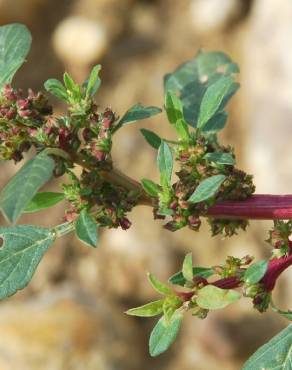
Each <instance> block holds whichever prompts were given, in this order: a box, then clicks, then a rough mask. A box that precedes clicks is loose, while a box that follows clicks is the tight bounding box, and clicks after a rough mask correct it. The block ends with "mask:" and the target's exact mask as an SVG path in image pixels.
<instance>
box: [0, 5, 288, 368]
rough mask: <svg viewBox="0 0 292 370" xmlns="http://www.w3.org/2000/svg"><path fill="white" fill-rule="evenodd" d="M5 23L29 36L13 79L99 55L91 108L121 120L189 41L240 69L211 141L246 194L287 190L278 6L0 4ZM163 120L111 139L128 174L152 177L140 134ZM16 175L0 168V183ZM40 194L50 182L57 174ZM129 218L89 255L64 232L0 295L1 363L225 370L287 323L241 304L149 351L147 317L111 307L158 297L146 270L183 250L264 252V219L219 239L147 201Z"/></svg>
mask: <svg viewBox="0 0 292 370" xmlns="http://www.w3.org/2000/svg"><path fill="white" fill-rule="evenodd" d="M12 22H21V23H24V24H26V25H27V26H28V27H29V29H30V30H31V32H32V35H33V44H32V50H31V52H30V54H29V58H28V62H27V63H26V65H25V66H24V67H23V68H22V69H21V71H20V72H19V73H18V74H17V76H16V78H15V84H16V85H17V86H20V87H23V88H27V87H32V88H33V89H36V90H39V89H42V86H43V82H44V81H45V80H46V79H48V78H51V77H54V78H61V76H62V73H63V71H64V70H67V71H68V72H69V73H71V74H72V75H73V77H74V78H75V79H77V80H78V81H79V82H82V81H83V80H84V79H85V77H86V76H87V74H88V72H89V71H90V69H91V67H92V66H93V65H94V64H97V63H101V64H102V66H103V69H102V74H101V76H102V87H101V89H100V91H99V93H98V97H97V101H98V104H99V105H100V106H101V107H107V106H111V107H112V108H113V109H114V110H115V111H116V112H117V113H118V114H120V115H121V114H123V113H124V112H125V110H127V109H128V108H129V107H130V106H131V105H133V104H135V103H137V102H141V103H143V104H144V105H157V106H162V104H163V95H162V92H163V90H162V78H163V75H164V74H165V73H167V72H171V71H173V70H174V68H176V66H177V65H178V64H180V63H182V62H184V61H186V60H188V59H190V58H192V57H193V56H194V55H195V54H196V52H197V51H198V49H199V48H204V49H205V50H222V51H225V52H227V53H228V54H229V55H230V56H231V57H232V58H233V59H234V60H235V61H236V62H237V63H238V64H239V65H240V69H241V74H240V83H241V86H242V88H241V89H240V91H239V93H237V95H236V97H235V98H234V99H233V102H232V104H231V105H230V108H229V113H230V118H229V122H228V125H227V128H226V129H225V131H224V132H223V134H222V135H221V136H222V140H223V142H224V143H226V144H232V145H234V146H235V152H236V155H237V159H238V165H239V167H241V168H242V169H244V170H245V171H247V172H249V173H253V174H254V178H255V183H256V185H257V193H281V194H285V193H291V192H292V191H291V186H292V185H291V184H292V171H291V170H292V159H291V155H290V151H291V150H290V148H291V138H292V122H291V120H292V48H291V40H292V3H291V0H278V1H275V0H179V1H174V0H75V1H74V0H71V1H69V0H0V24H1V25H2V24H6V23H12ZM63 108H64V107H62V106H58V107H57V108H56V112H57V113H61V112H62V110H63ZM165 123H166V120H165V117H164V116H163V115H159V116H157V117H155V118H153V119H151V120H148V121H142V122H140V123H138V124H133V125H129V126H127V127H125V128H123V130H121V131H120V132H119V133H118V134H117V135H116V138H115V141H114V160H115V164H116V166H117V167H118V168H119V169H121V170H123V171H125V172H126V173H127V174H128V175H130V176H132V177H134V178H136V179H140V178H142V177H148V178H152V179H153V180H157V179H158V173H157V170H156V167H155V151H154V150H152V149H151V148H150V147H149V146H148V144H147V143H146V142H144V139H143V137H142V135H141V134H140V132H139V128H141V127H147V128H149V129H151V130H154V131H156V132H157V133H159V134H162V135H165V136H167V135H168V136H170V135H171V132H170V128H169V127H168V125H166V124H165ZM15 170H16V168H15V166H13V164H1V172H0V183H1V187H2V186H3V185H4V184H5V182H6V181H7V180H8V179H9V178H10V177H11V176H12V175H13V173H14V172H15ZM47 188H48V189H58V182H57V181H54V182H53V183H51V184H50V185H49V186H48V187H47ZM62 215H63V207H62V205H60V206H59V205H58V206H56V207H55V208H53V209H52V210H51V212H50V213H48V212H44V213H39V214H37V215H33V216H32V215H31V216H29V217H28V216H25V217H23V218H22V220H21V222H22V223H35V224H39V225H43V226H48V225H54V224H56V223H58V222H60V220H61V218H62ZM130 219H131V220H132V222H133V227H132V228H131V229H130V230H128V231H122V230H110V231H103V232H102V234H101V237H100V243H99V247H98V249H96V250H93V249H90V248H86V247H84V246H82V245H80V243H79V242H78V240H77V239H76V238H75V237H74V236H68V237H67V238H64V239H63V240H61V241H60V242H58V243H56V244H55V245H54V246H53V247H52V248H51V249H50V250H49V252H48V253H47V254H46V256H45V257H44V259H43V261H42V262H41V263H40V265H39V267H38V270H37V272H36V274H35V276H34V278H33V280H32V282H31V283H30V285H29V286H28V288H26V289H25V290H23V291H21V292H19V293H18V294H17V295H15V296H14V297H12V298H10V299H9V300H7V301H4V302H1V304H0V333H1V335H0V370H83V369H84V370H150V369H151V370H158V369H167V370H177V369H179V370H194V369H196V370H221V369H224V370H236V369H240V368H241V365H242V363H243V362H244V361H245V360H246V359H247V357H248V356H250V355H251V353H253V352H254V351H255V350H256V348H257V347H258V346H259V345H261V344H263V343H264V342H265V341H267V340H268V339H269V338H270V337H271V336H273V335H274V334H275V333H277V332H278V331H280V330H281V329H282V328H283V327H284V326H285V325H286V324H287V322H285V321H284V320H282V319H281V318H279V317H277V316H276V314H273V313H271V312H268V313H266V314H264V315H261V314H259V313H256V312H254V311H253V310H252V305H251V302H250V300H248V299H243V300H242V301H240V302H239V303H236V304H234V305H232V306H231V307H229V308H227V309H225V310H223V311H218V312H213V313H211V314H210V315H209V317H208V318H207V319H206V320H203V321H200V320H198V319H196V318H193V317H191V315H188V316H187V318H186V319H185V320H184V323H183V326H182V330H181V333H180V335H179V337H178V340H177V341H176V343H175V345H173V346H172V347H171V349H170V350H169V351H168V352H167V353H166V354H163V355H162V356H160V357H159V358H155V359H152V358H150V356H149V355H148V348H147V342H148V337H149V334H150V331H151V328H152V326H153V325H154V320H152V319H139V318H134V317H127V316H126V315H125V314H124V313H123V312H124V311H125V310H127V309H128V308H130V307H134V306H138V305H141V304H143V303H145V302H147V301H148V300H150V299H158V296H157V294H156V293H155V292H153V290H152V289H151V288H150V286H149V284H148V283H147V279H146V271H151V272H152V273H153V274H155V275H156V276H157V277H158V278H159V279H161V280H166V279H167V278H168V277H169V276H170V275H172V274H173V273H174V272H176V271H177V270H178V269H179V267H180V265H181V263H182V260H183V257H184V254H185V253H186V252H189V251H192V252H193V255H194V260H195V263H196V264H197V265H200V266H210V265H213V264H218V263H220V262H223V261H224V259H225V257H226V256H227V255H231V254H232V255H234V256H237V257H243V256H244V255H246V254H248V253H249V254H252V255H255V256H256V258H264V257H266V256H268V255H269V247H268V245H267V244H266V243H265V242H264V240H265V239H266V238H267V230H268V228H269V227H270V226H271V224H272V223H271V222H263V221H257V222H252V223H251V226H250V228H249V229H248V232H247V233H241V234H240V235H239V236H238V237H234V238H232V239H231V240H229V239H225V240H222V239H221V238H219V237H216V238H211V237H210V235H209V233H208V227H207V226H204V227H203V228H202V232H200V233H194V232H192V231H189V230H187V229H183V230H181V231H178V232H176V233H174V234H172V233H170V232H168V231H166V230H163V229H162V228H161V224H160V223H159V222H157V221H156V222H154V221H153V219H152V214H151V211H150V209H148V208H146V207H139V208H137V209H135V210H134V211H133V212H132V214H131V215H130ZM4 223H5V222H4V220H3V218H2V219H1V224H2V225H3V224H4ZM291 277H292V271H286V272H285V274H283V276H282V277H281V279H280V281H279V283H278V285H277V289H276V292H275V302H276V303H277V304H278V305H279V306H280V307H281V308H283V309H287V308H288V307H289V305H290V308H291V306H292V295H291V291H290V293H289V291H288V282H289V279H290V284H291Z"/></svg>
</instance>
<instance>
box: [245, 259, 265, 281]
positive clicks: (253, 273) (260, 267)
mask: <svg viewBox="0 0 292 370" xmlns="http://www.w3.org/2000/svg"><path fill="white" fill-rule="evenodd" d="M268 264H269V262H268V261H265V260H263V261H258V262H255V263H253V264H252V265H250V266H249V267H248V268H247V269H246V271H245V273H244V277H243V278H244V281H245V282H247V283H248V284H256V283H258V282H259V281H260V280H261V278H262V277H263V276H264V275H265V273H266V271H267V268H268Z"/></svg>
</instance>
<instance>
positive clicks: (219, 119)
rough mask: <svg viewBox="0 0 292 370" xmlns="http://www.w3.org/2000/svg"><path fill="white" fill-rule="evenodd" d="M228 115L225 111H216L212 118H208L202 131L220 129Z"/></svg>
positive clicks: (207, 131)
mask: <svg viewBox="0 0 292 370" xmlns="http://www.w3.org/2000/svg"><path fill="white" fill-rule="evenodd" d="M227 118H228V115H227V113H226V112H219V113H216V114H215V115H214V116H213V117H212V118H210V119H209V121H208V122H206V124H205V125H204V127H203V128H202V129H201V131H202V132H204V133H205V132H206V133H209V132H213V133H214V132H217V131H220V130H222V129H223V128H224V127H225V125H226V122H227Z"/></svg>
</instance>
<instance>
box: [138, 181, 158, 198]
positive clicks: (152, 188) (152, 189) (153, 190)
mask: <svg viewBox="0 0 292 370" xmlns="http://www.w3.org/2000/svg"><path fill="white" fill-rule="evenodd" d="M141 184H142V187H143V189H144V190H145V191H146V193H147V194H149V195H150V196H151V197H157V196H158V193H159V191H160V186H159V185H157V184H155V182H153V181H151V180H148V179H142V180H141Z"/></svg>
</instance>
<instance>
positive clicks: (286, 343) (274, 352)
mask: <svg viewBox="0 0 292 370" xmlns="http://www.w3.org/2000/svg"><path fill="white" fill-rule="evenodd" d="M262 369H266V370H269V369H271V370H272V369H274V370H291V369H292V325H289V326H287V328H285V329H284V330H282V331H281V332H280V333H279V334H277V335H276V336H275V337H273V338H272V339H271V340H270V341H269V342H268V343H266V344H264V345H263V346H262V347H260V348H259V349H258V350H257V351H256V352H255V353H254V354H253V355H252V356H251V357H250V358H249V359H248V360H247V362H246V363H245V364H244V365H243V368H242V370H262Z"/></svg>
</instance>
